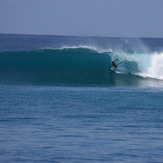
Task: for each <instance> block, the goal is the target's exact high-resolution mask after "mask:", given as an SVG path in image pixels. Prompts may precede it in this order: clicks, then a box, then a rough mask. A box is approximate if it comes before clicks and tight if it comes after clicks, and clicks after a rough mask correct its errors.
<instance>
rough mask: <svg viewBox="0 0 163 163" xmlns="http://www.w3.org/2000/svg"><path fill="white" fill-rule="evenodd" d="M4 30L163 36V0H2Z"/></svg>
mask: <svg viewBox="0 0 163 163" xmlns="http://www.w3.org/2000/svg"><path fill="white" fill-rule="evenodd" d="M0 33H16V34H49V35H73V36H113V37H163V0H0Z"/></svg>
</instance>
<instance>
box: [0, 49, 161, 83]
mask: <svg viewBox="0 0 163 163" xmlns="http://www.w3.org/2000/svg"><path fill="white" fill-rule="evenodd" d="M112 60H115V61H116V63H117V64H118V69H117V70H116V71H113V70H111V69H110V68H111V61H112ZM0 82H2V83H3V82H4V83H14V82H16V83H17V82H20V83H33V84H52V85H89V86H94V85H97V86H135V85H136V86H158V85H159V86H163V53H162V52H159V53H147V54H144V53H129V52H124V51H115V50H112V49H108V50H103V49H97V48H95V47H91V46H72V47H62V48H58V49H57V48H56V49H51V48H46V49H41V50H33V51H15V52H14V51H13V52H1V53H0Z"/></svg>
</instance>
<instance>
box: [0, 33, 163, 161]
mask: <svg viewBox="0 0 163 163" xmlns="http://www.w3.org/2000/svg"><path fill="white" fill-rule="evenodd" d="M112 60H116V63H117V64H119V63H120V64H119V65H118V69H117V70H116V71H112V70H111V69H110V68H111V61H112ZM162 63H163V39H157V38H153V39H152V38H151V39H150V38H148V39H147V38H146V39H145V38H144V39H143V38H142V39H138V38H109V37H100V38H99V37H67V36H32V35H0V144H1V145H0V162H5V163H17V162H21V163H22V162H28V163H35V162H39V163H40V162H43V163H46V162H47V163H49V162H61V163H63V162H66V163H67V162H68V163H74V162H83V163H85V162H88V163H89V162H90V163H92V162H109V163H112V162H113V163H114V162H116V163H131V162H132V163H134V162H135V163H156V162H157V163H162V161H163V155H162V153H163V143H162V142H163V136H162V135H163V116H162V115H163V72H162V70H163V69H162V68H163V64H162Z"/></svg>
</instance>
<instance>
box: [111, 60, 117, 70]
mask: <svg viewBox="0 0 163 163" xmlns="http://www.w3.org/2000/svg"><path fill="white" fill-rule="evenodd" d="M112 68H113V69H116V68H117V65H116V63H115V62H114V61H112Z"/></svg>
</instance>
